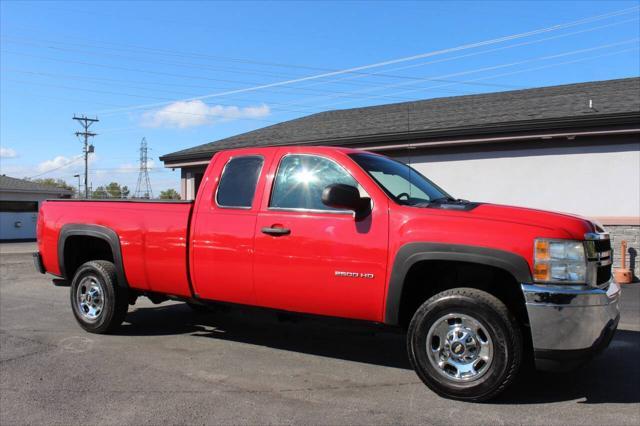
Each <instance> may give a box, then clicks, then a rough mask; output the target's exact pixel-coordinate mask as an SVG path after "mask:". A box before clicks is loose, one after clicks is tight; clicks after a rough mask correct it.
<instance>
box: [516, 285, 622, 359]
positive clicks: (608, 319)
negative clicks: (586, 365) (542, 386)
mask: <svg viewBox="0 0 640 426" xmlns="http://www.w3.org/2000/svg"><path fill="white" fill-rule="evenodd" d="M522 291H523V292H524V298H525V302H526V306H527V313H528V315H529V324H530V326H531V337H532V340H533V349H534V352H535V358H536V365H537V366H539V367H540V368H544V369H547V367H548V366H547V364H549V363H548V362H544V361H545V360H547V361H548V360H553V361H559V360H576V361H577V360H579V359H584V358H588V357H589V356H591V355H592V354H593V353H595V352H598V350H601V349H604V348H605V347H606V346H608V344H609V342H610V340H611V338H612V336H613V333H614V332H615V329H616V327H617V325H618V320H619V318H620V312H619V310H618V300H619V298H620V286H619V285H618V284H617V283H616V282H615V281H613V279H612V280H611V281H609V283H608V285H606V286H604V287H603V288H602V289H600V288H593V287H588V286H559V285H556V286H552V285H536V284H522ZM549 368H553V367H549Z"/></svg>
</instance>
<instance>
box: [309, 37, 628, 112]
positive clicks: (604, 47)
mask: <svg viewBox="0 0 640 426" xmlns="http://www.w3.org/2000/svg"><path fill="white" fill-rule="evenodd" d="M639 40H640V39H639V38H633V39H628V40H623V41H621V42H616V43H608V44H604V45H599V46H595V47H590V48H585V49H576V50H571V51H568V52H563V53H560V54H555V55H545V56H539V57H535V58H529V59H525V60H522V61H516V62H511V63H506V64H499V65H492V66H489V67H482V68H477V69H473V70H467V71H460V72H455V73H451V74H445V75H441V76H438V77H434V78H430V77H425V78H423V80H424V81H425V82H427V81H433V80H437V79H443V78H450V77H457V76H461V75H467V74H474V73H478V72H485V71H492V70H495V69H500V68H507V67H513V66H517V65H522V64H526V63H529V62H534V61H543V60H549V59H555V58H559V57H563V56H570V55H575V54H578V53H584V52H590V51H594V50H600V49H607V48H610V47H614V46H619V45H623V44H629V43H637V42H638V41H639ZM406 85H407V83H405V82H402V83H394V84H390V85H380V86H378V87H375V88H371V89H362V90H358V91H356V92H357V93H369V92H372V91H375V90H383V89H389V88H396V87H402V86H406ZM419 90H424V89H409V90H404V91H400V92H394V94H405V93H410V92H415V91H419ZM371 96H373V97H375V95H371ZM381 96H382V95H381ZM340 97H342V96H340V95H331V96H325V97H324V98H325V99H326V98H340ZM341 103H344V102H340V103H337V104H336V103H331V104H324V105H320V107H321V108H324V107H328V106H334V105H339V104H341Z"/></svg>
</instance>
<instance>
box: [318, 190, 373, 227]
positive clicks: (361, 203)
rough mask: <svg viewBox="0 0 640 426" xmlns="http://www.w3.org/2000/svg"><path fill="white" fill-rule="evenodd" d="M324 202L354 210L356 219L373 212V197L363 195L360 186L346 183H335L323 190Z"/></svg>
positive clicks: (331, 205)
mask: <svg viewBox="0 0 640 426" xmlns="http://www.w3.org/2000/svg"><path fill="white" fill-rule="evenodd" d="M322 203H323V204H324V205H326V206H329V207H333V208H336V209H345V210H353V211H354V212H355V213H356V219H362V218H363V217H365V216H367V215H368V214H369V213H371V198H369V197H361V196H360V191H358V188H356V187H355V186H352V185H346V184H344V183H334V184H331V185H329V186H327V187H326V188H325V189H324V190H323V191H322Z"/></svg>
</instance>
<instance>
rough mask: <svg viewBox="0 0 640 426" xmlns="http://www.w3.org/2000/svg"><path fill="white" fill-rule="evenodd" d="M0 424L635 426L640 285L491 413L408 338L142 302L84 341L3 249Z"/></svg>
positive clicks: (60, 298)
mask: <svg viewBox="0 0 640 426" xmlns="http://www.w3.org/2000/svg"><path fill="white" fill-rule="evenodd" d="M0 253H1V254H0V256H1V260H0V279H1V283H0V379H1V380H0V424H2V425H11V424H52V423H53V424H65V425H66V424H125V423H126V424H161V423H162V424H166V423H192V424H193V423H195V424H204V423H216V424H220V423H233V424H247V423H252V424H265V423H278V424H282V423H296V424H309V423H312V424H371V423H375V424H389V423H408V424H417V423H420V424H458V425H459V424H545V425H556V424H557V425H568V424H580V425H585V424H590V425H591V424H592V425H623V424H629V425H637V424H640V363H639V362H638V360H639V359H640V304H639V302H640V291H639V290H640V287H638V285H637V284H636V285H633V286H628V287H626V288H625V289H624V293H623V316H622V322H621V326H620V328H621V329H620V330H619V331H618V333H617V334H616V336H615V339H614V340H613V343H612V345H611V347H610V348H609V350H608V351H606V352H605V353H604V354H603V355H601V356H600V357H598V358H597V359H595V360H594V361H593V362H592V363H590V364H589V365H588V366H586V367H585V368H583V369H582V370H580V371H577V372H575V373H571V374H556V375H547V374H529V375H527V376H525V377H522V378H521V380H520V382H519V383H518V384H517V385H515V386H514V387H513V388H511V389H510V390H509V391H507V392H506V394H505V395H503V396H502V397H501V398H500V399H498V400H496V401H493V402H491V403H484V404H471V403H462V402H455V401H450V400H446V399H442V398H440V397H438V396H437V395H435V394H434V393H432V392H431V391H429V390H428V389H427V388H426V387H425V386H424V385H423V384H422V383H421V382H420V380H419V379H418V378H417V376H416V375H415V374H414V372H413V371H412V370H411V368H410V366H409V363H408V361H407V357H406V355H405V351H404V337H403V336H402V335H401V334H399V333H395V332H391V331H388V330H383V329H379V328H376V327H372V326H365V325H361V324H345V323H344V322H342V321H334V320H330V321H319V320H316V319H308V318H299V317H278V316H277V315H275V314H272V313H265V312H260V313H256V312H247V311H242V310H225V311H217V312H215V313H212V314H204V315H202V314H200V315H198V314H194V313H192V312H191V311H190V309H189V308H188V307H187V306H186V305H184V304H182V303H165V304H162V305H152V304H151V303H150V302H149V301H148V300H146V299H140V300H139V301H138V303H137V304H136V306H135V307H133V308H132V309H131V310H130V312H129V315H128V317H127V323H126V324H125V325H124V326H123V328H122V331H121V332H120V333H119V334H117V335H110V336H98V335H92V334H88V333H85V332H84V331H82V330H81V329H80V327H79V326H78V325H77V324H76V322H75V320H74V318H73V315H72V314H71V310H70V308H69V300H68V299H69V292H68V289H66V288H56V287H53V286H52V285H51V284H50V281H49V280H48V279H47V278H46V277H45V276H42V275H39V274H37V273H36V272H34V270H33V266H32V263H31V258H30V257H29V256H28V254H24V253H20V250H18V252H14V253H8V252H7V251H1V250H0Z"/></svg>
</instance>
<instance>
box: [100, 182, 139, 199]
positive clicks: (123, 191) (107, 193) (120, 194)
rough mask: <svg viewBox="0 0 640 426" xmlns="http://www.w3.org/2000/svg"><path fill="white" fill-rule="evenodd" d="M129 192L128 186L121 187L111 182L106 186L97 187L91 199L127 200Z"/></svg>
mask: <svg viewBox="0 0 640 426" xmlns="http://www.w3.org/2000/svg"><path fill="white" fill-rule="evenodd" d="M129 192H130V191H129V188H128V187H127V186H126V185H124V186H120V184H119V183H118V182H111V183H110V184H108V185H106V186H99V187H97V188H96V189H95V191H93V193H92V194H91V198H98V199H104V198H127V197H128V196H129Z"/></svg>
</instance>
